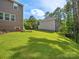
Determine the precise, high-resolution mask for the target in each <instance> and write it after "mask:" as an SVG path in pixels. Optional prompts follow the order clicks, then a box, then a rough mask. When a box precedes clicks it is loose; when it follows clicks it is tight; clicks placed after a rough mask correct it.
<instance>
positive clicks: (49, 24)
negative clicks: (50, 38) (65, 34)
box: [38, 16, 59, 31]
mask: <svg viewBox="0 0 79 59" xmlns="http://www.w3.org/2000/svg"><path fill="white" fill-rule="evenodd" d="M38 29H39V30H47V31H58V30H59V23H58V22H57V21H56V19H55V18H54V17H49V16H48V17H46V18H45V19H44V20H42V21H40V23H39V26H38Z"/></svg>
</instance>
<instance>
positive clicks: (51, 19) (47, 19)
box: [41, 16, 55, 22]
mask: <svg viewBox="0 0 79 59" xmlns="http://www.w3.org/2000/svg"><path fill="white" fill-rule="evenodd" d="M54 20H55V17H50V16H48V17H46V18H45V19H44V20H42V21H41V22H49V21H54Z"/></svg>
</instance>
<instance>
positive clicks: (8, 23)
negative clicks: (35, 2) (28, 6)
mask: <svg viewBox="0 0 79 59" xmlns="http://www.w3.org/2000/svg"><path fill="white" fill-rule="evenodd" d="M0 30H5V31H16V30H23V5H22V4H20V3H18V2H16V1H15V0H0Z"/></svg>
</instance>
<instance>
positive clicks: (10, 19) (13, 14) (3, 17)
mask: <svg viewBox="0 0 79 59" xmlns="http://www.w3.org/2000/svg"><path fill="white" fill-rule="evenodd" d="M0 13H3V19H2V20H4V21H12V20H11V15H14V16H15V20H14V21H12V22H15V21H16V14H11V13H7V12H3V11H0ZM5 14H9V20H6V19H5Z"/></svg>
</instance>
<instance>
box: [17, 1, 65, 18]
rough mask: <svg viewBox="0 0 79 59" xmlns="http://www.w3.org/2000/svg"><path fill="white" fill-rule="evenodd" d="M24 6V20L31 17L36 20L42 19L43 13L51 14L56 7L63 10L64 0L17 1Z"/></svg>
mask: <svg viewBox="0 0 79 59" xmlns="http://www.w3.org/2000/svg"><path fill="white" fill-rule="evenodd" d="M17 1H18V2H20V3H21V4H23V5H24V11H23V13H24V19H26V18H29V17H30V15H33V16H34V17H35V18H37V19H44V18H45V17H44V15H45V12H48V11H49V12H53V11H54V10H55V9H56V8H57V7H61V8H63V7H64V5H65V4H66V1H65V0H17Z"/></svg>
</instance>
